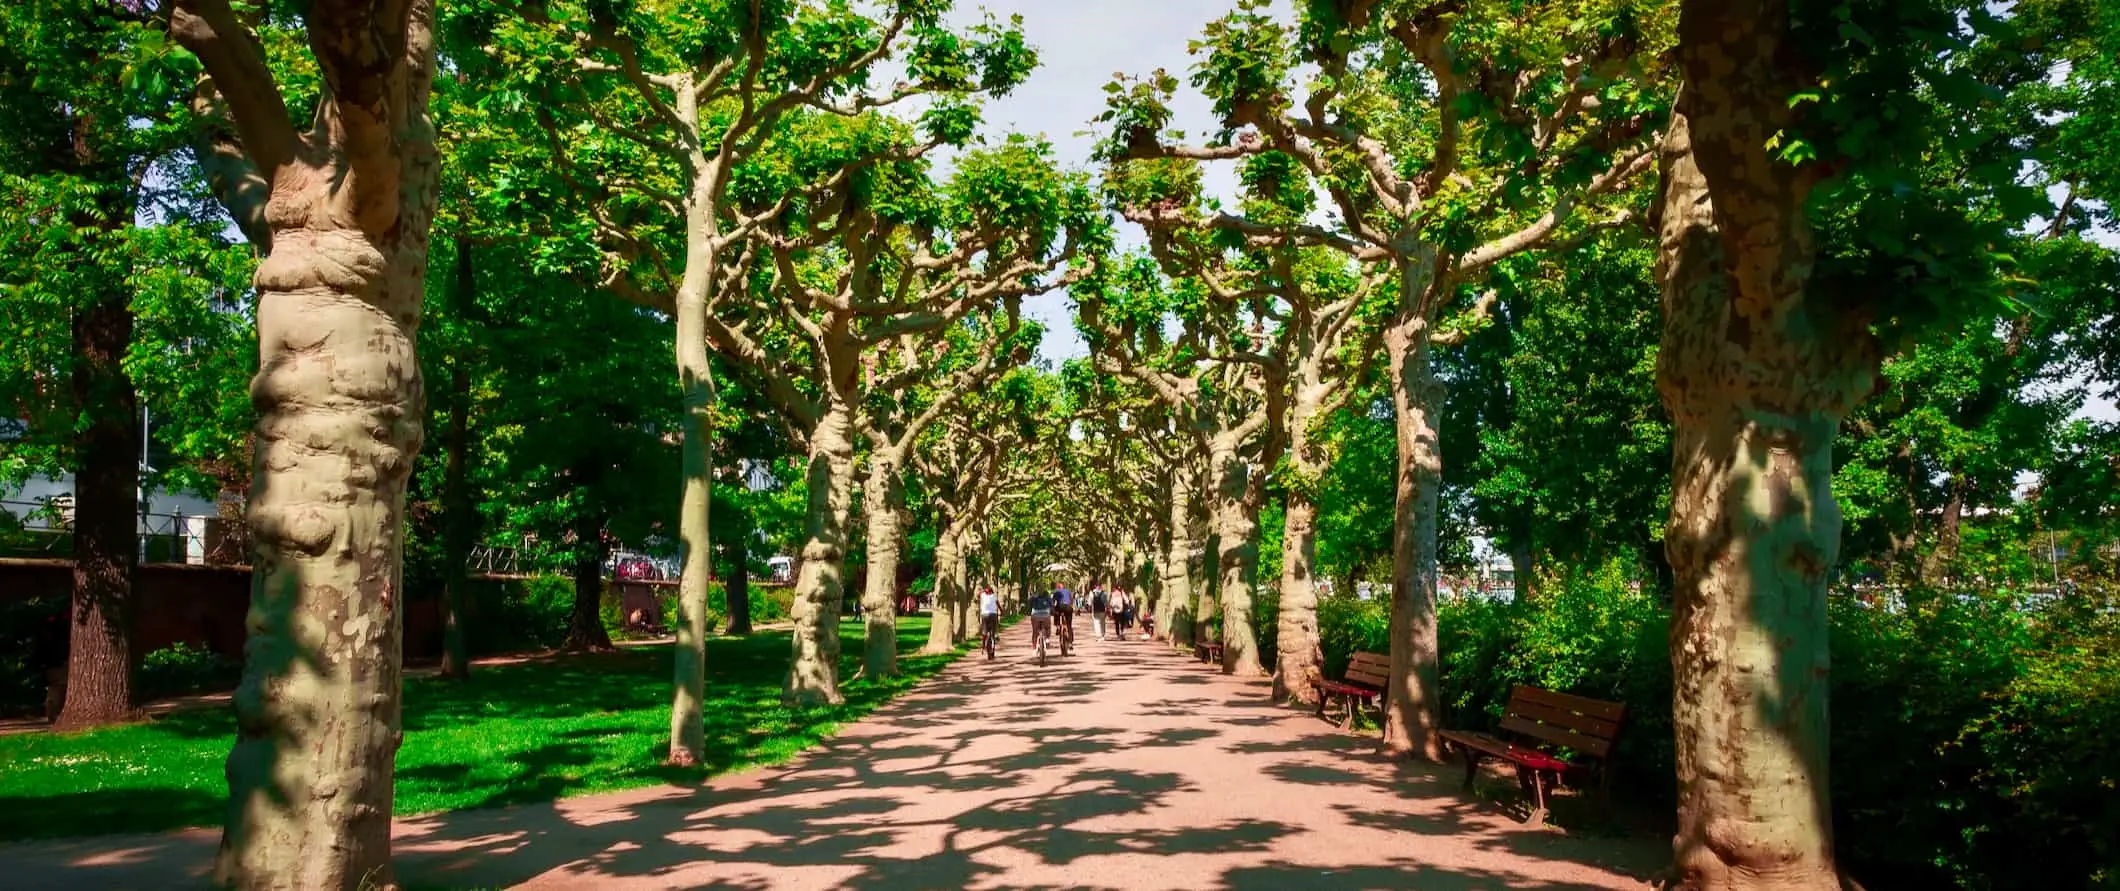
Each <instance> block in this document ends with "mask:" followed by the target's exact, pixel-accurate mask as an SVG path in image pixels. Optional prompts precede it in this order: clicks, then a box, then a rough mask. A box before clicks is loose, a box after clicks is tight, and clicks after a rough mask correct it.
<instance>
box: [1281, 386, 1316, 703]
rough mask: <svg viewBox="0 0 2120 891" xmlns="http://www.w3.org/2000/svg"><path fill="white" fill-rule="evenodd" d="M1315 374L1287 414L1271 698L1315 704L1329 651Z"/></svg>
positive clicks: (1297, 393) (1298, 389) (1297, 388)
mask: <svg viewBox="0 0 2120 891" xmlns="http://www.w3.org/2000/svg"><path fill="white" fill-rule="evenodd" d="M1321 386H1322V384H1321V383H1320V382H1319V381H1317V380H1316V378H1315V375H1314V374H1306V375H1304V376H1303V377H1302V379H1299V380H1298V381H1297V382H1296V389H1295V394H1294V398H1293V399H1292V400H1291V402H1290V406H1289V416H1288V430H1289V442H1288V460H1289V467H1290V469H1292V470H1293V471H1294V473H1293V477H1294V478H1293V479H1292V480H1290V481H1289V482H1288V484H1287V495H1286V497H1285V498H1284V499H1283V500H1282V522H1281V610H1280V614H1279V615H1278V616H1277V617H1276V624H1277V625H1278V629H1277V630H1276V632H1275V634H1274V647H1275V649H1276V650H1278V651H1279V652H1278V653H1277V655H1276V657H1275V660H1274V674H1273V698H1274V699H1275V700H1277V701H1293V702H1301V703H1314V702H1316V701H1317V696H1318V691H1317V682H1318V681H1319V680H1320V679H1321V678H1323V677H1324V672H1325V651H1324V649H1323V647H1322V645H1321V644H1320V643H1319V640H1318V582H1317V576H1316V572H1315V567H1316V566H1317V562H1318V530H1317V520H1318V506H1317V502H1316V501H1315V500H1313V492H1314V491H1315V489H1314V488H1313V487H1314V486H1316V485H1317V480H1318V479H1319V478H1320V477H1322V476H1323V475H1324V473H1325V467H1324V464H1325V462H1324V460H1323V456H1322V454H1321V450H1320V448H1319V444H1318V443H1317V441H1316V439H1315V437H1313V436H1312V435H1311V431H1310V426H1311V424H1312V423H1314V422H1315V420H1316V418H1317V414H1318V408H1319V402H1320V401H1321V400H1322V398H1323V394H1322V392H1320V387H1321Z"/></svg>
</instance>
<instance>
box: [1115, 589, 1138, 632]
mask: <svg viewBox="0 0 2120 891" xmlns="http://www.w3.org/2000/svg"><path fill="white" fill-rule="evenodd" d="M1133 624H1134V598H1133V597H1132V596H1130V595H1128V594H1127V593H1126V589H1124V588H1113V589H1112V627H1113V629H1114V630H1116V631H1117V632H1118V634H1117V637H1118V638H1119V639H1120V640H1125V639H1126V629H1128V628H1131V627H1133Z"/></svg>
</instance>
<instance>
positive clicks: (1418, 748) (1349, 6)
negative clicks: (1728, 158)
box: [1102, 0, 1671, 758]
mask: <svg viewBox="0 0 2120 891" xmlns="http://www.w3.org/2000/svg"><path fill="white" fill-rule="evenodd" d="M1270 6H1271V3H1270V0H1244V2H1242V3H1240V5H1239V7H1238V9H1237V11H1236V12H1233V13H1231V14H1230V15H1229V16H1227V17H1225V18H1223V19H1221V20H1218V21H1216V22H1214V23H1211V24H1210V25H1209V26H1208V28H1207V30H1206V32H1205V33H1204V34H1203V35H1202V38H1201V39H1200V40H1199V41H1197V42H1196V43H1195V45H1194V52H1195V53H1196V54H1198V55H1200V56H1202V59H1201V61H1200V63H1199V64H1198V65H1196V66H1195V68H1194V71H1193V76H1192V82H1193V85H1194V86H1196V87H1198V88H1200V89H1201V90H1202V91H1203V92H1204V93H1206V94H1207V97H1208V98H1209V99H1210V100H1211V101H1212V102H1213V103H1214V109H1215V113H1216V115H1217V116H1218V117H1219V118H1220V123H1221V125H1222V128H1223V129H1222V131H1221V133H1220V134H1219V137H1218V138H1217V139H1216V140H1215V141H1214V142H1213V143H1212V144H1208V145H1197V146H1188V145H1177V144H1173V142H1172V141H1170V140H1169V138H1168V136H1167V135H1166V134H1165V133H1164V132H1163V131H1164V130H1165V128H1166V126H1167V125H1168V123H1169V121H1170V116H1171V112H1170V108H1169V103H1168V99H1169V96H1170V94H1171V93H1172V91H1174V90H1175V89H1176V86H1177V84H1176V79H1175V78H1173V77H1171V76H1169V75H1167V74H1164V73H1162V72H1157V73H1156V74H1155V75H1151V76H1150V77H1148V78H1146V79H1143V80H1141V81H1136V82H1125V81H1122V82H1121V83H1119V84H1115V85H1114V86H1113V87H1111V88H1110V89H1109V90H1108V92H1109V93H1111V95H1112V100H1111V108H1110V110H1109V111H1107V112H1106V114H1105V115H1104V117H1103V118H1102V119H1103V120H1105V121H1107V122H1109V123H1110V124H1111V125H1112V127H1113V131H1114V132H1113V133H1112V135H1111V138H1110V140H1109V142H1108V143H1107V146H1106V149H1105V152H1106V154H1107V155H1110V156H1114V157H1124V158H1131V159H1137V160H1139V159H1156V158H1173V159H1182V160H1196V161H1220V160H1231V159H1239V158H1246V157H1250V156H1255V155H1260V154H1264V153H1267V152H1278V153H1281V154H1285V155H1287V156H1288V157H1291V158H1294V159H1295V160H1296V161H1297V162H1298V163H1299V164H1300V165H1301V167H1302V169H1303V170H1304V172H1305V173H1306V174H1308V175H1309V176H1310V177H1311V178H1312V179H1313V180H1314V181H1315V182H1316V183H1318V184H1319V185H1320V186H1322V187H1323V190H1324V192H1325V194H1326V195H1327V197H1329V198H1330V199H1331V202H1332V209H1333V210H1334V211H1336V212H1337V219H1336V220H1334V221H1333V223H1332V225H1330V226H1323V225H1311V226H1307V227H1304V228H1302V229H1300V230H1298V231H1299V232H1300V234H1301V237H1302V238H1303V240H1304V241H1305V242H1306V243H1309V244H1316V245H1322V246H1329V247H1333V248H1335V249H1338V250H1341V251H1343V252H1345V253H1347V254H1349V255H1350V256H1352V257H1353V258H1355V259H1356V260H1359V261H1362V262H1378V263H1384V264H1387V265H1389V266H1390V268H1391V269H1392V270H1393V278H1394V280H1395V284H1396V290H1397V292H1398V293H1397V294H1396V297H1397V302H1396V306H1395V308H1394V311H1393V315H1392V321H1391V323H1390V324H1389V325H1388V327H1387V328H1386V329H1385V334H1384V344H1385V346H1386V356H1387V358H1388V360H1389V366H1390V368H1389V371H1390V375H1389V378H1388V380H1389V382H1390V393H1391V397H1392V402H1393V412H1392V419H1393V423H1394V425H1395V428H1396V430H1397V437H1398V462H1397V463H1398V471H1397V479H1396V482H1395V485H1396V487H1397V488H1396V498H1397V522H1396V525H1395V529H1394V533H1393V575H1394V578H1393V586H1392V592H1393V593H1392V604H1393V611H1392V633H1391V640H1392V646H1391V650H1392V672H1391V684H1390V689H1389V690H1388V695H1387V697H1386V705H1385V710H1386V715H1385V721H1384V748H1385V750H1386V751H1387V752H1391V753H1394V754H1420V755H1423V756H1426V757H1428V758H1437V757H1440V756H1441V751H1442V750H1441V740H1440V738H1439V737H1438V736H1437V735H1436V733H1437V731H1438V729H1439V720H1440V707H1441V701H1442V694H1441V691H1440V690H1439V689H1438V686H1437V685H1438V684H1439V683H1440V673H1441V667H1440V665H1441V663H1440V655H1439V651H1438V646H1439V645H1438V641H1437V638H1436V626H1435V591H1436V565H1437V562H1436V553H1437V516H1438V508H1437V498H1438V495H1439V490H1440V488H1441V469H1442V461H1441V455H1440V452H1439V449H1438V431H1437V423H1438V417H1437V416H1438V414H1439V412H1440V409H1441V407H1442V398H1441V396H1442V393H1441V384H1440V382H1439V381H1438V380H1437V378H1436V376H1435V370H1434V367H1433V362H1432V357H1431V353H1430V347H1431V343H1432V341H1433V340H1434V339H1435V338H1436V337H1438V336H1441V337H1444V338H1446V339H1447V338H1449V337H1451V336H1452V335H1451V334H1450V333H1449V332H1451V331H1453V330H1456V329H1458V328H1460V327H1461V326H1463V325H1465V324H1469V320H1461V319H1454V318H1453V317H1452V316H1453V313H1458V314H1469V315H1472V316H1477V315H1478V307H1477V305H1474V306H1472V307H1467V306H1465V305H1464V304H1463V303H1462V302H1461V298H1462V297H1463V296H1464V295H1465V294H1466V293H1467V292H1468V291H1469V290H1470V288H1469V286H1470V285H1472V284H1473V283H1476V281H1477V280H1478V279H1479V278H1480V277H1482V276H1483V275H1485V273H1486V271H1487V270H1488V268H1489V267H1491V266H1493V265H1494V264H1495V263H1496V262H1498V261H1500V260H1502V259H1505V258H1507V257H1509V256H1512V255H1515V254H1518V253H1522V252H1524V251H1527V250H1532V249H1535V248H1538V247H1541V246H1542V245H1544V244H1545V243H1546V242H1547V241H1549V240H1550V239H1552V238H1554V237H1556V236H1557V235H1563V234H1565V233H1566V232H1567V231H1568V230H1569V229H1570V228H1572V225H1571V222H1572V221H1574V220H1575V219H1576V218H1577V217H1583V218H1586V219H1588V220H1590V221H1591V222H1589V223H1587V224H1583V225H1590V226H1597V225H1609V224H1611V223H1613V222H1615V221H1617V220H1619V219H1621V218H1623V217H1624V214H1623V213H1613V212H1610V211H1604V212H1600V211H1601V209H1600V208H1599V207H1598V205H1600V204H1605V203H1610V196H1611V195H1612V194H1613V193H1614V192H1615V191H1616V190H1618V189H1620V188H1621V187H1622V186H1624V185H1625V184H1626V183H1627V182H1628V181H1629V180H1631V179H1633V178H1634V177H1635V176H1637V175H1639V174H1641V173H1642V172H1644V171H1645V170H1647V169H1648V167H1649V163H1650V161H1651V160H1652V154H1651V151H1650V149H1651V145H1650V143H1651V134H1653V132H1654V129H1655V124H1656V120H1657V118H1658V117H1659V115H1660V113H1661V112H1660V105H1661V103H1662V95H1661V93H1660V92H1659V87H1658V81H1659V79H1660V78H1661V76H1662V75H1661V70H1660V69H1661V62H1660V61H1659V57H1660V54H1661V50H1662V48H1663V47H1664V46H1665V45H1666V44H1667V42H1668V40H1669V29H1670V27H1671V23H1670V21H1669V14H1668V9H1669V3H1668V2H1664V0H1642V2H1627V3H1617V4H1615V3H1608V2H1591V0H1556V2H1539V3H1517V2H1504V0H1449V2H1439V3H1418V4H1387V3H1379V2H1376V0H1341V2H1329V3H1312V4H1308V5H1307V6H1306V7H1305V9H1304V12H1303V14H1302V16H1301V21H1300V24H1299V27H1298V28H1297V29H1294V33H1291V30H1292V29H1290V28H1289V27H1288V26H1287V25H1285V24H1283V23H1282V21H1281V20H1280V19H1279V18H1277V17H1276V16H1274V15H1273V14H1272V13H1271V12H1270ZM1303 63H1308V64H1312V65H1316V66H1317V68H1318V70H1319V76H1318V77H1317V78H1316V79H1314V80H1313V81H1312V82H1311V83H1310V84H1309V86H1308V89H1307V91H1299V90H1298V88H1297V86H1296V84H1295V82H1294V75H1295V72H1296V71H1298V69H1299V67H1300V66H1301V64H1303ZM1300 92H1307V93H1308V95H1303V96H1300V104H1299V103H1298V98H1299V93H1300ZM1211 223H1212V225H1214V226H1216V227H1218V228H1223V229H1230V230H1234V231H1239V232H1241V231H1246V230H1248V229H1255V228H1257V226H1256V224H1257V221H1254V220H1250V219H1248V218H1246V216H1245V215H1241V214H1222V215H1219V216H1217V217H1216V218H1214V219H1213V220H1212V221H1211Z"/></svg>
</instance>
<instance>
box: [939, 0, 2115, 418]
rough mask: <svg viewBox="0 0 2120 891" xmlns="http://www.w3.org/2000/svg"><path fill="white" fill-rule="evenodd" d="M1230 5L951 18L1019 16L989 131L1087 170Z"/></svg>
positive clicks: (1074, 2) (1134, 1)
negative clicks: (1006, 83) (1031, 143)
mask: <svg viewBox="0 0 2120 891" xmlns="http://www.w3.org/2000/svg"><path fill="white" fill-rule="evenodd" d="M1232 6H1234V4H1233V3H1232V2H1231V0H989V2H986V3H984V4H983V5H972V4H966V5H962V6H959V7H958V8H957V10H956V12H954V13H953V14H952V18H954V19H955V20H956V21H957V22H958V23H959V24H970V23H972V22H975V21H978V20H979V19H980V17H981V16H982V15H983V14H984V13H986V12H991V13H993V14H994V15H995V16H996V17H998V18H1002V19H1006V18H1007V17H1008V16H1010V15H1021V16H1022V17H1023V28H1024V33H1025V34H1026V35H1028V37H1029V38H1030V42H1031V45H1032V46H1033V47H1036V48H1037V50H1038V57H1039V66H1038V68H1037V70H1036V71H1034V72H1032V73H1031V76H1030V79H1029V80H1028V81H1026V82H1025V83H1024V84H1023V85H1022V86H1020V87H1017V88H1016V90H1015V91H1014V92H1012V93H1010V94H1009V95H1007V96H1005V97H1002V98H1001V99H999V100H996V101H993V102H990V103H989V104H988V106H987V111H986V124H987V132H988V133H989V134H993V135H997V136H998V135H999V134H1003V133H1009V132H1020V133H1027V134H1034V135H1043V136H1044V137H1045V138H1046V139H1049V140H1051V141H1052V143H1053V146H1054V148H1055V149H1056V150H1057V153H1058V154H1059V156H1060V159H1061V161H1062V162H1063V163H1066V164H1071V165H1079V166H1083V167H1087V166H1088V165H1089V154H1090V147H1091V146H1092V145H1093V144H1094V143H1095V141H1096V140H1095V138H1094V137H1092V136H1091V135H1089V134H1088V133H1086V132H1084V131H1087V130H1089V129H1090V128H1091V125H1092V123H1093V120H1094V119H1095V118H1096V116H1097V115H1098V114H1100V113H1102V112H1103V111H1104V90H1103V87H1104V85H1105V84H1106V83H1107V82H1109V81H1110V80H1111V79H1112V76H1113V75H1114V74H1119V73H1124V74H1127V75H1141V74H1146V73H1148V72H1150V71H1153V70H1155V69H1157V68H1164V69H1167V70H1169V71H1170V72H1171V73H1172V74H1175V75H1177V76H1178V77H1179V79H1180V80H1181V81H1183V80H1184V79H1185V77H1186V75H1187V74H1188V73H1189V72H1190V70H1191V68H1192V63H1193V57H1192V56H1191V55H1189V54H1188V53H1187V52H1186V43H1187V42H1188V41H1190V40H1192V39H1193V38H1194V37H1196V36H1198V35H1199V33H1200V29H1201V27H1202V26H1203V25H1205V24H1207V22H1209V21H1210V20H1213V19H1215V18H1218V17H1220V16H1222V15H1224V14H1226V13H1227V12H1228V11H1229V10H1230V9H1231V7H1232ZM1173 111H1174V112H1175V116H1176V120H1175V126H1176V127H1178V128H1179V129H1181V130H1184V131H1185V133H1186V135H1187V136H1188V137H1189V138H1192V139H1199V138H1202V137H1204V136H1206V135H1207V134H1208V133H1210V132H1211V131H1212V129H1213V125H1214V119H1213V116H1212V114H1211V112H1210V111H1209V109H1208V105H1207V101H1206V100H1205V99H1203V98H1201V97H1200V95H1199V93H1198V92H1197V91H1195V90H1193V89H1192V88H1191V86H1190V85H1189V84H1181V86H1180V87H1179V89H1178V94H1177V97H1176V103H1175V105H1174V108H1173ZM1217 172H1221V173H1224V174H1225V176H1224V177H1215V176H1214V175H1213V174H1212V173H1211V174H1210V181H1209V187H1210V189H1212V190H1215V191H1223V190H1224V189H1226V188H1227V186H1228V184H1226V183H1220V182H1217V181H1216V180H1217V179H1221V178H1226V171H1217ZM1217 187H1220V188H1217ZM1120 226H1121V232H1120V240H1121V243H1122V244H1138V243H1139V241H1140V236H1139V233H1138V232H1135V231H1134V227H1133V226H1131V225H1129V224H1124V223H1122V224H1120ZM2108 237H2110V236H2108ZM1025 309H1026V311H1027V312H1028V313H1029V314H1030V315H1031V316H1032V317H1034V318H1036V319H1038V320H1039V321H1040V322H1042V323H1044V324H1045V326H1046V334H1045V342H1044V344H1043V345H1042V346H1041V348H1040V350H1039V352H1040V354H1041V355H1042V356H1043V357H1044V358H1046V359H1048V360H1050V361H1052V362H1054V363H1055V364H1057V363H1058V362H1059V361H1060V360H1063V359H1068V358H1072V357H1076V356H1082V355H1085V354H1086V353H1087V348H1086V346H1085V345H1084V344H1083V342H1082V338H1081V336H1080V335H1079V334H1077V333H1076V332H1075V326H1074V322H1073V321H1072V320H1071V318H1070V312H1069V303H1068V298H1067V296H1066V295H1065V294H1064V293H1060V292H1055V293H1052V294H1047V295H1044V296H1042V297H1038V298H1035V299H1032V300H1030V301H1028V302H1027V303H1026V304H1025ZM2083 414H2085V415H2088V416H2091V417H2096V418H2102V419H2106V420H2114V419H2120V409H2116V408H2115V406H2114V404H2113V403H2112V402H2110V401H2108V400H2105V399H2102V398H2099V397H2098V396H2096V395H2093V396H2092V397H2091V398H2090V401H2089V404H2087V405H2086V406H2085V408H2084V412H2083Z"/></svg>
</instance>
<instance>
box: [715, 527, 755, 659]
mask: <svg viewBox="0 0 2120 891" xmlns="http://www.w3.org/2000/svg"><path fill="white" fill-rule="evenodd" d="M743 525H744V528H743V529H742V530H741V531H740V533H739V534H737V535H733V536H730V537H729V539H728V540H727V541H725V542H723V543H722V546H721V547H722V553H723V554H725V555H726V556H727V557H728V558H729V577H728V578H727V579H724V580H723V581H722V584H723V591H722V596H723V600H724V602H725V603H726V604H727V605H728V607H729V627H728V629H727V630H726V631H724V632H723V633H725V634H749V633H751V524H750V522H749V521H748V520H747V521H745V523H744V524H743Z"/></svg>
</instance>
